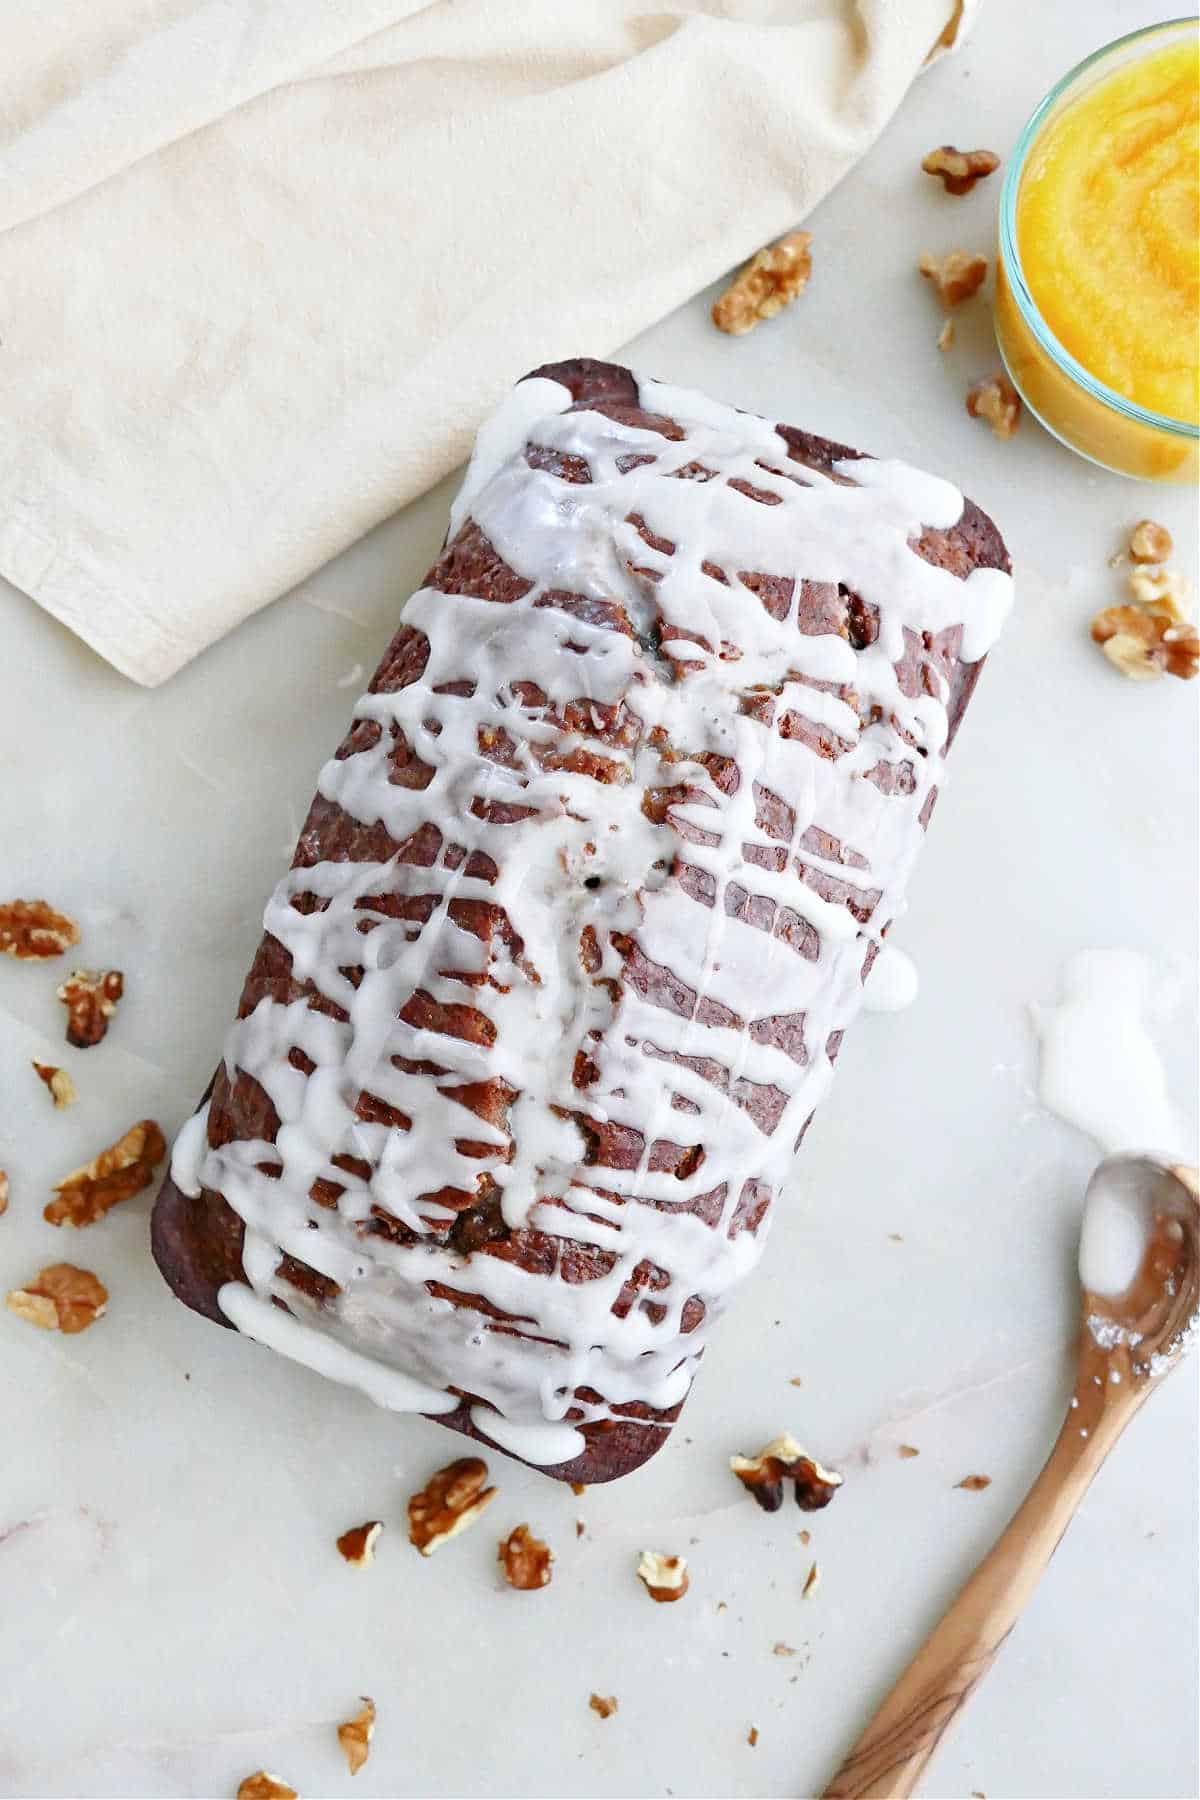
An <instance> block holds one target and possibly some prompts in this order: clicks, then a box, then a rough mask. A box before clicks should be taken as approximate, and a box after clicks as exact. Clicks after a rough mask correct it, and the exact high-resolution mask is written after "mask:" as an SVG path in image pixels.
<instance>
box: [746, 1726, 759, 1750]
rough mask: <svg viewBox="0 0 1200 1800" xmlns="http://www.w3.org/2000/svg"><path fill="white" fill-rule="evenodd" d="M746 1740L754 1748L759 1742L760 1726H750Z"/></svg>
mask: <svg viewBox="0 0 1200 1800" xmlns="http://www.w3.org/2000/svg"><path fill="white" fill-rule="evenodd" d="M746 1742H747V1743H748V1744H749V1746H750V1748H751V1749H752V1750H753V1748H754V1746H755V1744H757V1742H758V1726H757V1725H752V1726H751V1727H750V1729H749V1731H748V1732H747V1733H746Z"/></svg>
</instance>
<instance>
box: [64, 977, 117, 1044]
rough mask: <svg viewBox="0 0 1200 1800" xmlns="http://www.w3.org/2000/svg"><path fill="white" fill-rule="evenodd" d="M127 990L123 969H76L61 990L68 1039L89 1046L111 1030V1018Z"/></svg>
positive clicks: (70, 1041) (69, 1042) (72, 1042)
mask: <svg viewBox="0 0 1200 1800" xmlns="http://www.w3.org/2000/svg"><path fill="white" fill-rule="evenodd" d="M124 992H125V977H124V976H123V975H122V973H121V971H120V969H75V970H73V971H72V974H71V978H70V980H69V981H64V982H63V984H62V986H61V987H60V988H59V990H58V998H59V999H60V1000H61V1001H62V1002H63V1004H64V1006H65V1007H66V1009H67V1042H68V1044H74V1046H75V1048H76V1049H77V1050H89V1049H91V1048H92V1046H93V1045H94V1044H98V1043H99V1042H100V1040H101V1038H102V1037H103V1036H104V1034H105V1032H106V1031H107V1030H108V1021H109V1020H110V1019H111V1018H112V1016H113V1014H114V1013H115V1012H116V1010H117V1001H118V1000H119V999H120V998H121V996H122V994H123V993H124Z"/></svg>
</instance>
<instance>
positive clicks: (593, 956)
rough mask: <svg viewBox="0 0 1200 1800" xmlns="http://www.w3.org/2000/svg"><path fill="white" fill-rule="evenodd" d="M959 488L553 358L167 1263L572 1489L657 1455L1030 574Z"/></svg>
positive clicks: (269, 946) (750, 1250)
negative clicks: (1020, 577)
mask: <svg viewBox="0 0 1200 1800" xmlns="http://www.w3.org/2000/svg"><path fill="white" fill-rule="evenodd" d="M1008 568H1009V564H1008V558H1007V556H1006V553H1005V550H1004V545H1003V543H1002V542H1001V540H1000V537H999V535H998V533H997V531H996V529H995V527H994V526H993V525H992V523H991V521H990V520H989V519H987V518H986V517H985V516H984V515H983V514H982V513H981V512H980V511H979V510H978V508H976V507H975V506H973V505H972V504H971V503H970V502H969V501H965V502H964V500H963V499H962V496H961V495H960V494H959V493H958V491H957V490H956V489H955V488H953V487H952V486H951V485H950V484H949V483H948V482H946V481H942V480H938V479H936V478H934V477H931V476H927V475H922V474H920V473H919V472H918V471H916V470H913V469H911V468H908V467H907V466H905V465H903V464H898V463H890V462H877V461H874V460H872V459H870V458H863V457H860V455H859V453H858V452H856V451H854V450H850V449H847V448H845V447H844V446H842V445H838V444H832V443H829V442H827V441H826V440H824V439H822V438H816V437H812V436H809V435H808V434H807V433H806V432H803V431H797V430H794V429H792V428H791V427H789V426H783V425H778V426H777V425H773V424H770V423H768V422H766V421H765V420H762V419H759V418H757V417H755V416H753V415H750V414H746V413H740V412H736V411H734V410H732V409H731V408H729V407H726V406H722V405H718V404H716V403H714V402H713V401H711V400H708V399H705V398H704V397H703V396H701V395H698V394H693V393H688V392H685V391H683V390H680V389H676V388H673V387H670V386H667V385H665V384H663V383H660V382H656V381H650V380H645V379H642V378H639V377H637V376H635V375H633V374H632V373H631V372H630V371H629V370H628V369H624V368H619V367H617V366H615V365H613V364H608V363H599V362H590V361H577V362H567V363H559V364H554V365H552V366H549V367H546V368H543V369H539V370H537V371H536V372H535V373H534V374H533V375H532V376H529V377H527V378H526V380H524V381H522V382H520V383H518V385H517V387H516V388H515V389H514V390H513V393H512V395H511V397H510V399H509V400H508V401H507V402H506V404H505V405H504V406H503V407H502V408H501V409H500V411H499V412H498V413H497V415H496V416H495V417H494V418H493V419H492V420H491V421H490V422H489V423H488V424H487V425H486V426H485V427H484V428H483V430H482V431H481V432H480V435H479V439H478V443H477V446H476V451H475V455H474V457H473V459H472V462H471V465H470V468H469V470H468V473H467V476H466V478H465V481H464V484H463V488H462V491H461V493H460V494H459V496H458V499H457V500H456V502H455V505H454V509H453V513H452V519H451V526H450V531H449V534H448V538H447V543H446V547H445V549H444V550H443V552H442V554H441V556H440V557H439V558H438V560H437V562H436V563H435V564H434V566H433V568H432V570H431V571H430V573H429V577H428V580H427V582H426V584H425V586H424V587H423V588H422V589H421V590H420V591H419V592H418V593H417V594H416V595H414V596H413V598H412V599H411V600H410V601H409V602H408V605H407V607H406V608H405V612H404V621H403V623H402V624H401V626H400V628H399V630H398V631H397V633H396V635H395V637H394V638H393V639H392V641H391V643H390V644H389V646H388V648H387V650H386V652H385V654H384V657H383V660H382V662H381V663H380V665H379V668H378V669H377V670H376V672H375V676H374V678H373V680H372V681H371V684H370V687H369V688H368V690H367V692H366V693H365V694H364V695H363V696H362V698H361V700H360V701H359V702H358V705H357V706H356V707H355V709H354V716H353V719H352V722H351V725H350V728H349V730H348V732H347V733H346V736H345V738H344V739H343V741H342V743H341V745H340V746H339V748H338V749H337V751H336V753H335V754H334V756H333V758H332V760H331V761H330V762H328V763H327V764H326V765H325V768H324V769H323V770H322V772H321V775H320V779H319V784H318V792H317V796H316V798H315V800H314V801H313V804H312V809H311V811H310V813H309V815H308V819H307V821H306V823H305V825H304V829H303V831H302V833H301V836H300V841H299V844H298V846H297V849H296V853H295V856H294V858H293V861H292V867H291V869H290V871H289V872H288V874H287V875H285V877H284V878H283V880H282V881H281V882H280V883H279V886H278V887H277V889H276V890H275V893H274V894H273V895H272V897H271V899H270V901H269V902H268V904H267V908H266V914H265V919H264V925H265V935H264V937H263V939H262V943H261V944H260V946H259V949H258V953H257V955H256V957H255V959H254V963H253V965H252V967H251V969H250V973H249V975H248V977H247V980H246V984H245V988H244V989H243V992H242V999H241V1005H240V1007H239V1009H238V1016H237V1021H236V1023H235V1024H234V1025H233V1027H232V1028H231V1030H230V1033H229V1036H228V1038H227V1040H226V1043H225V1050H224V1059H223V1061H222V1064H221V1066H220V1068H219V1069H218V1071H217V1074H216V1076H215V1078H214V1081H213V1084H212V1086H211V1089H210V1092H209V1095H208V1096H207V1097H206V1101H205V1103H204V1105H203V1106H202V1107H201V1109H200V1111H199V1112H197V1113H196V1115H195V1116H194V1117H193V1119H192V1120H191V1121H189V1123H188V1124H187V1125H186V1126H185V1127H184V1130H183V1132H182V1133H181V1135H180V1138H179V1140H178V1142H177V1144H176V1148H175V1152H174V1156H173V1159H172V1165H171V1174H170V1178H169V1179H168V1180H167V1182H166V1183H165V1185H164V1187H163V1190H162V1192H161V1194H160V1196H159V1199H158V1202H157V1205H156V1207H155V1213H154V1226H153V1241H154V1253H155V1256H156V1258H157V1260H158V1263H159V1267H160V1268H161V1269H162V1272H163V1274H164V1275H165V1276H166V1278H167V1280H168V1281H169V1282H170V1284H171V1286H172V1287H173V1288H174V1289H175V1291H176V1293H177V1294H178V1295H179V1296H180V1298H181V1299H183V1300H185V1301H186V1302H187V1303H188V1305H190V1306H192V1307H195V1308H196V1309H197V1310H198V1311H200V1312H202V1313H205V1314H207V1315H208V1317H210V1318H212V1319H215V1320H218V1321H219V1322H221V1323H224V1324H227V1325H233V1326H236V1327H237V1329H238V1330H240V1331H242V1332H244V1333H245V1334H246V1335H247V1336H249V1337H253V1338H257V1339H258V1340H260V1341H261V1342H262V1343H264V1344H268V1345H272V1346H274V1347H275V1348H276V1349H278V1350H281V1351H283V1352H284V1353H285V1354H287V1355H289V1356H293V1357H296V1358H297V1359H299V1360H300V1361H302V1362H305V1363H307V1364H309V1365H310V1366H312V1367H314V1368H317V1369H320V1370H322V1371H323V1372H324V1373H326V1374H328V1375H331V1376H333V1377H334V1378H335V1379H338V1380H341V1381H344V1382H348V1383H350V1384H352V1385H355V1386H358V1387H360V1388H362V1389H364V1390H365V1391H366V1392H367V1393H369V1394H371V1395H372V1396H373V1397H374V1398H375V1399H376V1400H378V1401H380V1402H382V1404H384V1405H385V1406H392V1407H397V1408H403V1409H411V1410H417V1411H420V1412H424V1413H427V1414H430V1415H432V1416H436V1417H438V1418H439V1419H440V1420H441V1422H442V1423H443V1424H447V1425H452V1426H454V1427H455V1428H456V1429H458V1430H460V1431H465V1432H467V1433H468V1434H470V1435H472V1436H474V1437H476V1438H480V1439H482V1440H484V1441H486V1442H490V1443H492V1444H494V1445H496V1446H498V1447H499V1448H500V1449H502V1450H505V1451H507V1452H509V1453H511V1454H513V1455H516V1456H518V1457H520V1458H522V1459H523V1460H525V1461H528V1462H531V1463H534V1464H536V1465H538V1466H541V1467H543V1468H545V1469H546V1471H547V1473H549V1474H552V1475H556V1476H560V1477H562V1478H563V1479H566V1480H573V1481H584V1482H594V1481H605V1480H609V1479H611V1478H612V1477H614V1476H617V1475H621V1474H623V1473H625V1472H627V1471H628V1470H630V1469H632V1468H634V1467H636V1466H637V1465H638V1464H639V1463H641V1462H643V1461H644V1460H645V1459H646V1458H647V1457H648V1456H650V1455H651V1454H652V1453H653V1452H654V1451H655V1450H656V1449H657V1448H658V1446H659V1445H660V1444H661V1443H662V1442H663V1440H664V1438H665V1436H666V1432H667V1429H668V1428H669V1426H670V1425H671V1423H672V1421H673V1420H674V1419H675V1417H676V1415H677V1413H678V1411H679V1407H680V1405H681V1403H682V1401H683V1399H684V1397H685V1395H686V1394H687V1391H688V1388H689V1386H690V1385H691V1382H692V1378H693V1376H694V1374H695V1371H696V1366H697V1363H698V1360H699V1358H700V1355H701V1353H702V1351H703V1349H704V1345H705V1342H706V1340H707V1336H708V1333H709V1330H710V1328H711V1326H712V1324H713V1321H714V1319H715V1317H716V1316H717V1314H718V1313H719V1311H720V1310H721V1307H722V1306H723V1304H724V1301H725V1297H726V1295H727V1294H728V1292H729V1291H730V1289H731V1288H732V1287H733V1286H734V1285H735V1283H736V1282H737V1281H738V1280H740V1279H741V1278H742V1277H743V1276H744V1275H745V1274H746V1273H747V1272H748V1271H749V1270H750V1268H751V1267H752V1266H753V1264H754V1263H755V1262H756V1261H757V1259H758V1256H759V1254H760V1253H761V1250H762V1247H763V1242H764V1240H765V1238H766V1234H767V1227H768V1224H769V1222H770V1217H771V1209H772V1206H773V1204H774V1202H775V1199H776V1197H777V1195H778V1192H779V1188H780V1185H781V1183H782V1182H783V1180H784V1178H785V1177H786V1175H787V1173H788V1170H789V1166H790V1164H791V1160H792V1155H793V1151H794V1149H795V1148H796V1147H797V1146H798V1145H799V1143H800V1140H801V1139H802V1138H803V1135H804V1130H805V1127H806V1125H807V1123H808V1120H809V1118H810V1117H811V1114H812V1111H813V1108H814V1106H815V1105H816V1103H817V1101H818V1100H819V1098H820V1096H821V1095H822V1094H823V1093H824V1091H825V1089H826V1087H827V1085H828V1082H829V1078H830V1075H831V1073H832V1069H833V1064H834V1061H835V1059H836V1057H837V1053H838V1047H839V1045H840V1043H841V1039H842V1033H843V1031H844V1030H845V1027H846V1025H847V1024H848V1023H849V1021H850V1020H851V1018H852V1017H853V1016H854V1014H855V1012H856V1011H857V1009H858V1006H859V1003H860V1000H861V996H862V986H863V982H864V980H865V978H866V976H867V973H868V971H869V969H870V967H871V963H872V960H873V958H874V957H875V955H876V954H877V951H878V948H879V945H880V942H881V939H882V936H883V934H884V932H885V931H886V930H887V928H888V925H889V923H890V921H891V920H892V918H893V917H894V915H895V913H896V910H897V908H898V906H899V904H900V900H901V896H902V894H903V891H904V887H905V883H906V881H907V879H908V874H909V870H910V868H911V866H912V863H913V859H914V857H915V855H916V853H917V850H918V848H919V846H920V843H921V841H922V838H923V835H924V832H925V828H926V826H927V825H928V822H929V815H930V812H931V811H932V808H933V804H934V801H935V799H936V796H937V790H938V784H939V781H940V779H941V770H942V761H943V758H944V756H945V753H946V749H947V747H948V745H949V743H950V741H951V739H952V737H953V735H954V732H955V730H956V728H957V726H958V723H959V720H960V718H961V716H962V712H963V708H964V707H965V705H966V702H967V700H968V698H969V696H970V693H971V690H972V688H973V687H974V684H975V681H976V678H977V676H978V674H979V669H980V665H981V661H982V659H983V656H984V655H985V653H986V651H987V650H988V649H989V648H990V646H991V644H992V642H993V640H994V638H995V636H996V633H997V631H998V630H999V628H1000V625H1001V623H1002V621H1003V619H1004V616H1005V614H1006V612H1007V609H1008V606H1009V601H1010V588H1011V583H1010V580H1009V575H1008Z"/></svg>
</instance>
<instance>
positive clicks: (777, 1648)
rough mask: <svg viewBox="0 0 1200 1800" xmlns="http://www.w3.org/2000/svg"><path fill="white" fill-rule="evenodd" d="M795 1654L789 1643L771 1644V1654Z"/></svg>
mask: <svg viewBox="0 0 1200 1800" xmlns="http://www.w3.org/2000/svg"><path fill="white" fill-rule="evenodd" d="M795 1654H796V1652H795V1650H794V1649H793V1648H792V1646H791V1645H790V1644H773V1645H772V1647H771V1655H772V1656H795Z"/></svg>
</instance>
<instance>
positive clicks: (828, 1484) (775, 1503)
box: [729, 1431, 842, 1512]
mask: <svg viewBox="0 0 1200 1800" xmlns="http://www.w3.org/2000/svg"><path fill="white" fill-rule="evenodd" d="M729 1466H730V1468H731V1469H732V1470H733V1472H734V1474H735V1475H736V1476H737V1478H738V1480H739V1481H740V1482H741V1484H742V1486H743V1487H744V1488H746V1489H747V1490H748V1491H749V1492H750V1493H751V1494H752V1495H753V1496H754V1498H755V1500H756V1501H757V1502H758V1504H759V1506H761V1507H762V1509H763V1511H764V1512H778V1511H779V1508H780V1507H781V1506H782V1505H783V1484H784V1482H785V1481H794V1482H795V1484H796V1504H797V1506H799V1507H800V1509H801V1511H802V1512H819V1511H820V1510H821V1508H822V1507H823V1506H828V1505H829V1502H830V1501H831V1500H832V1499H833V1496H834V1494H835V1493H836V1492H837V1490H838V1488H840V1487H841V1485H842V1477H841V1476H840V1475H839V1474H838V1473H837V1472H836V1470H834V1469H824V1468H822V1467H821V1464H820V1463H819V1462H817V1461H816V1460H815V1459H814V1458H813V1457H811V1456H809V1455H808V1454H807V1452H806V1451H805V1450H804V1449H803V1447H802V1446H801V1445H800V1444H798V1443H797V1442H796V1440H795V1438H794V1437H792V1436H791V1434H790V1433H789V1432H786V1431H785V1432H784V1434H783V1436H782V1437H777V1438H774V1439H773V1440H772V1441H771V1443H769V1444H767V1445H766V1446H765V1448H764V1449H762V1450H760V1451H759V1453H758V1455H757V1456H731V1457H730V1459H729Z"/></svg>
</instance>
